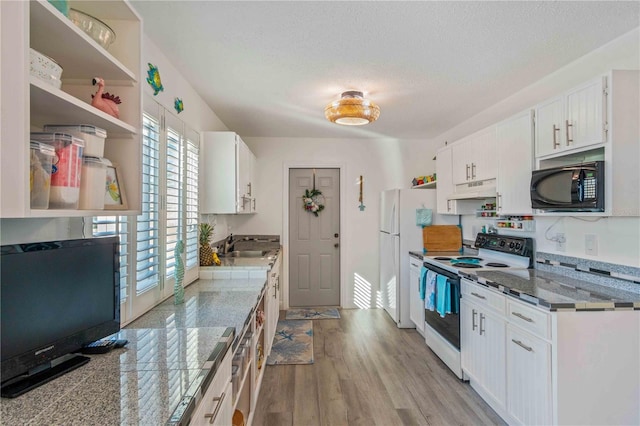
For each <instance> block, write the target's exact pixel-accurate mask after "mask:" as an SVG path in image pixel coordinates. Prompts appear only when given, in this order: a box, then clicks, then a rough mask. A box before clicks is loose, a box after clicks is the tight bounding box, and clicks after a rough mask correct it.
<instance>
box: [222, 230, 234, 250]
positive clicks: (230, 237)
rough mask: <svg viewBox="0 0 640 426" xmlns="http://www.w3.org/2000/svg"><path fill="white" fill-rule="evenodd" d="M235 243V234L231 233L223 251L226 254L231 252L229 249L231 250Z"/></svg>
mask: <svg viewBox="0 0 640 426" xmlns="http://www.w3.org/2000/svg"><path fill="white" fill-rule="evenodd" d="M233 244H234V241H233V234H231V235H229V238H227V239H226V240H225V241H224V250H223V253H224V254H227V253H229V251H231V249H232V248H233Z"/></svg>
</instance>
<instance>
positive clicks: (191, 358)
mask: <svg viewBox="0 0 640 426" xmlns="http://www.w3.org/2000/svg"><path fill="white" fill-rule="evenodd" d="M265 285H266V280H265V279H230V280H215V281H213V280H198V281H196V282H194V283H193V284H191V285H189V286H187V287H186V288H185V303H184V304H181V305H174V304H173V299H172V298H169V299H168V300H166V301H165V302H163V303H161V304H160V305H158V306H157V307H155V308H153V309H152V310H151V311H150V312H147V313H146V314H144V315H143V316H142V317H140V318H139V319H137V320H136V321H134V322H132V323H130V324H129V325H127V326H126V327H124V328H123V329H122V330H121V331H120V332H119V333H118V338H124V339H127V340H129V343H128V344H127V345H126V346H125V347H124V348H121V349H114V350H112V351H111V352H109V353H107V354H103V355H88V356H89V357H90V358H91V361H90V362H89V363H88V364H86V365H84V366H82V367H80V368H78V369H76V370H74V371H72V372H70V373H68V374H65V375H63V376H61V377H59V378H57V379H55V380H53V381H51V382H49V383H46V384H44V385H42V386H40V387H39V388H36V389H34V390H32V391H30V392H27V393H26V394H24V395H21V396H19V397H17V398H14V399H6V398H2V399H0V415H1V417H0V418H1V419H2V424H3V425H35V424H67V425H71V424H78V425H88V424H100V425H129V424H131V425H133V424H136V425H137V424H165V423H167V422H168V421H169V420H170V419H172V414H175V413H180V412H181V410H186V409H188V410H193V408H194V407H195V403H196V399H199V398H200V397H201V393H202V390H201V388H202V386H203V384H204V385H206V384H208V383H209V380H210V379H211V378H212V376H213V375H214V374H215V369H216V368H217V363H218V362H220V361H221V359H222V356H223V355H224V353H225V352H226V348H227V347H228V346H231V345H234V346H237V343H238V341H239V339H240V334H241V332H242V330H243V328H244V327H245V326H246V325H248V323H249V321H250V318H251V314H252V312H253V309H255V306H256V303H257V302H258V300H259V297H260V295H261V294H262V292H263V291H264V290H265ZM220 345H223V346H222V349H224V350H222V351H221V346H220ZM181 407H182V408H181Z"/></svg>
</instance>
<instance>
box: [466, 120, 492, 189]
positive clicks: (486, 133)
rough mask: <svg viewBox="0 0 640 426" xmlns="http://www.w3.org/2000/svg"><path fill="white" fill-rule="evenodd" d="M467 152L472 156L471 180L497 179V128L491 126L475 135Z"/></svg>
mask: <svg viewBox="0 0 640 426" xmlns="http://www.w3.org/2000/svg"><path fill="white" fill-rule="evenodd" d="M467 152H469V153H470V155H471V156H472V157H471V170H470V173H471V179H470V181H471V182H477V181H482V180H488V179H495V177H496V173H497V167H498V163H497V161H496V128H495V126H491V127H489V128H487V129H484V130H481V131H480V132H478V133H475V134H474V135H473V138H472V141H471V145H470V146H469V147H468V150H467Z"/></svg>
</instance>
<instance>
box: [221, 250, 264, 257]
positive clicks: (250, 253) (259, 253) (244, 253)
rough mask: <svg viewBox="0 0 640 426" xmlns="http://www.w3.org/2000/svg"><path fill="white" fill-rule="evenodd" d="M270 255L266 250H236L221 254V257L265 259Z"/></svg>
mask: <svg viewBox="0 0 640 426" xmlns="http://www.w3.org/2000/svg"><path fill="white" fill-rule="evenodd" d="M267 253H269V252H268V251H265V250H234V251H230V252H229V253H225V254H219V256H220V257H264V256H266V254H267Z"/></svg>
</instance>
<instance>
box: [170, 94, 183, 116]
mask: <svg viewBox="0 0 640 426" xmlns="http://www.w3.org/2000/svg"><path fill="white" fill-rule="evenodd" d="M173 107H174V108H175V109H176V111H177V112H178V114H180V113H181V112H182V111H184V103H183V102H182V99H180V98H176V99H175V100H174V101H173Z"/></svg>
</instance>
